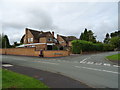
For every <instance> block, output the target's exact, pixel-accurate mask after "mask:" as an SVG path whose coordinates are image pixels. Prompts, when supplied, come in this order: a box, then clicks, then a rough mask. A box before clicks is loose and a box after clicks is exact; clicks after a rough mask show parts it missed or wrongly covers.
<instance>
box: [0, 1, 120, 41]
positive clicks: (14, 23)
mask: <svg viewBox="0 0 120 90" xmlns="http://www.w3.org/2000/svg"><path fill="white" fill-rule="evenodd" d="M0 10H1V11H2V15H0V23H1V24H2V25H1V26H2V29H3V32H4V33H5V34H7V35H8V36H9V38H10V42H11V43H13V42H14V41H19V40H20V39H21V37H22V35H23V34H24V29H25V28H26V27H28V28H32V29H38V30H43V31H48V30H49V31H53V30H54V31H55V33H56V34H61V35H74V36H76V37H78V38H79V36H80V33H81V32H83V31H84V29H85V28H88V29H90V30H93V32H94V33H95V35H97V39H98V40H99V41H103V39H104V36H105V34H106V33H107V32H108V33H110V32H113V31H115V30H116V29H117V27H118V25H117V22H118V18H117V15H118V11H117V10H118V6H117V2H49V3H48V2H40V1H33V0H29V1H26V0H25V1H23V0H10V1H9V0H1V4H0ZM1 17H2V18H1Z"/></svg>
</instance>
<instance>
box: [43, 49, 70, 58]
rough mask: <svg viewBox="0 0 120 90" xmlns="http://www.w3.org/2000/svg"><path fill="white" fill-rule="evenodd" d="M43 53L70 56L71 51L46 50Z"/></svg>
mask: <svg viewBox="0 0 120 90" xmlns="http://www.w3.org/2000/svg"><path fill="white" fill-rule="evenodd" d="M43 54H44V57H62V56H69V52H68V51H64V50H53V51H49V50H45V51H43Z"/></svg>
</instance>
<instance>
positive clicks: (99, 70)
mask: <svg viewBox="0 0 120 90" xmlns="http://www.w3.org/2000/svg"><path fill="white" fill-rule="evenodd" d="M74 67H76V68H84V69H89V70H94V71H102V72H109V73H114V74H120V73H118V72H114V71H108V70H102V69H95V68H88V67H81V66H74Z"/></svg>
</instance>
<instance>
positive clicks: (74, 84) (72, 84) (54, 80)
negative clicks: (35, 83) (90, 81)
mask: <svg viewBox="0 0 120 90" xmlns="http://www.w3.org/2000/svg"><path fill="white" fill-rule="evenodd" d="M4 64H7V63H2V68H4V69H8V70H11V71H14V72H17V73H20V74H24V75H27V76H31V77H34V78H36V79H38V80H40V81H42V82H43V83H44V84H46V85H47V86H48V87H50V88H89V89H90V87H89V86H87V85H85V84H83V83H82V82H79V81H77V80H74V79H72V78H69V77H66V76H63V75H60V74H56V73H52V72H47V71H43V70H39V69H34V68H30V67H23V66H18V65H13V66H9V67H5V66H3V65H4ZM30 83H32V82H30Z"/></svg>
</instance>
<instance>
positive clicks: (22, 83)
mask: <svg viewBox="0 0 120 90" xmlns="http://www.w3.org/2000/svg"><path fill="white" fill-rule="evenodd" d="M2 88H48V86H46V85H45V84H43V83H42V82H40V81H39V80H37V79H35V78H32V77H28V76H26V75H22V74H18V73H15V72H12V71H10V70H6V69H2ZM48 89H49V88H48Z"/></svg>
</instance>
